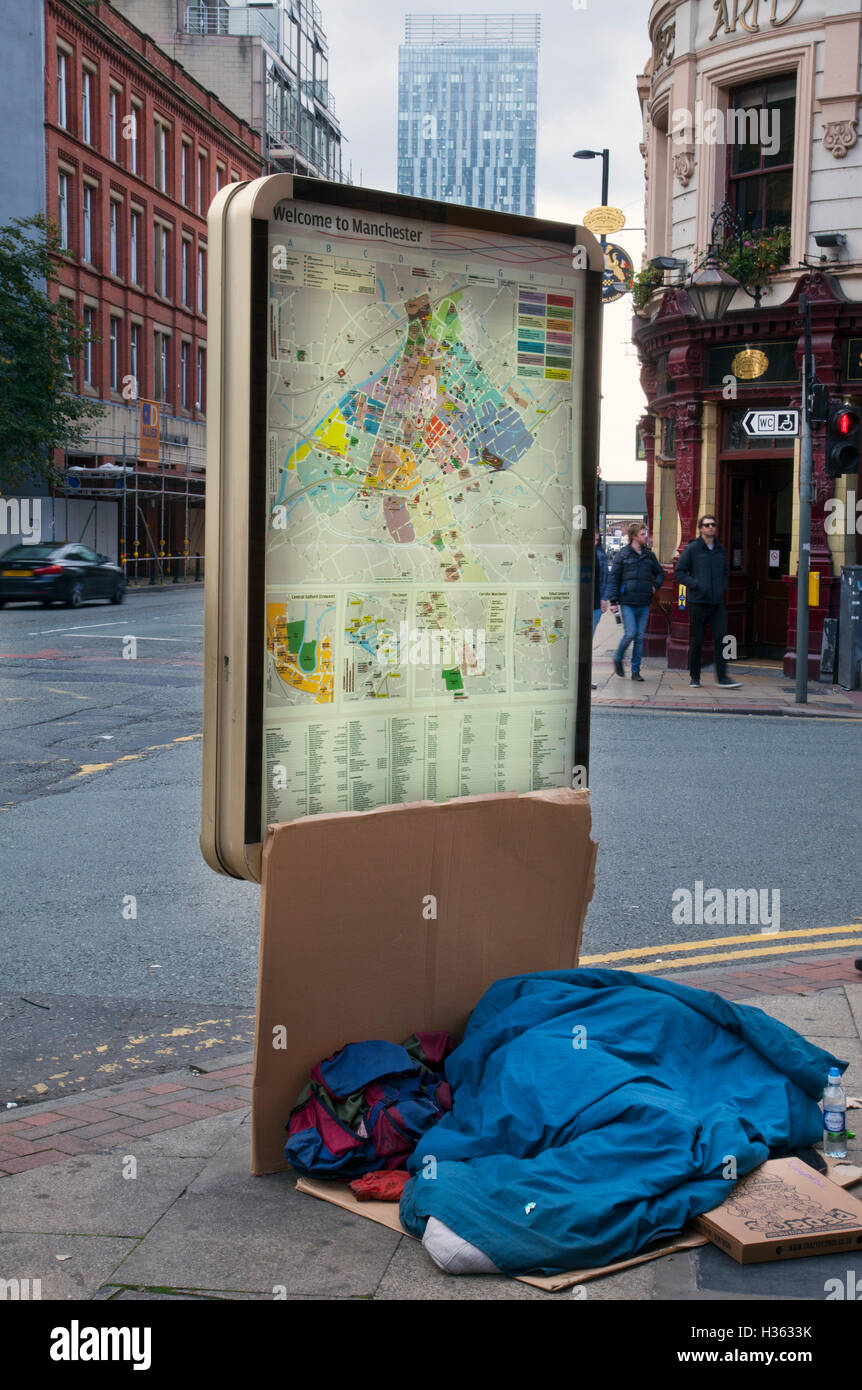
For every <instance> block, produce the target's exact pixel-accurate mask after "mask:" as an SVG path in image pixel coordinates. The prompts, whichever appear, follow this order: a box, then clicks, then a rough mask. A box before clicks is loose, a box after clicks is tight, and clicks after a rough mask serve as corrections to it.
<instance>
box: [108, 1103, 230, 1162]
mask: <svg viewBox="0 0 862 1390" xmlns="http://www.w3.org/2000/svg"><path fill="white" fill-rule="evenodd" d="M247 1118H248V1111H247V1110H229V1111H226V1112H225V1114H223V1115H213V1116H211V1117H210V1118H209V1119H207V1120H194V1121H192V1123H191V1124H188V1125H182V1126H181V1127H180V1128H179V1129H166V1130H163V1131H162V1133H161V1134H147V1135H145V1136H143V1137H141V1138H139V1139H131V1140H130V1141H129V1140H127V1141H126V1143H125V1144H121V1145H120V1148H122V1150H123V1152H124V1153H131V1154H135V1155H138V1156H143V1155H155V1154H165V1155H169V1156H170V1157H173V1158H211V1157H212V1156H213V1155H214V1154H216V1153H218V1151H219V1149H220V1148H221V1147H222V1145H223V1144H225V1143H226V1142H227V1140H228V1139H229V1138H230V1136H231V1134H232V1133H233V1131H234V1130H237V1129H239V1128H240V1126H241V1125H242V1122H243V1120H245V1119H247Z"/></svg>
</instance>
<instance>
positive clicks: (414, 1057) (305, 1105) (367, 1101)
mask: <svg viewBox="0 0 862 1390" xmlns="http://www.w3.org/2000/svg"><path fill="white" fill-rule="evenodd" d="M454 1046H455V1042H454V1039H453V1038H452V1037H451V1035H450V1034H449V1033H414V1034H413V1036H412V1037H410V1038H408V1039H407V1042H406V1043H405V1044H404V1046H403V1047H399V1046H398V1044H397V1043H390V1042H383V1041H380V1040H376V1041H372V1042H361V1043H348V1044H347V1046H346V1047H342V1048H341V1049H340V1050H339V1051H338V1052H335V1053H333V1055H332V1056H331V1057H327V1058H326V1059H325V1060H324V1061H322V1062H318V1063H317V1065H316V1066H314V1067H312V1069H311V1080H310V1082H309V1084H308V1085H307V1086H306V1087H305V1089H304V1090H303V1092H302V1094H301V1095H300V1097H299V1099H298V1101H297V1103H296V1106H295V1107H294V1109H293V1110H292V1111H291V1113H290V1118H289V1120H288V1122H287V1125H286V1129H287V1131H288V1139H287V1143H286V1144H285V1146H284V1154H285V1158H286V1159H287V1161H288V1163H289V1164H290V1166H291V1168H295V1169H296V1171H297V1172H298V1173H301V1174H302V1175H303V1176H304V1177H317V1178H320V1177H328V1178H343V1179H350V1178H356V1177H359V1176H361V1175H362V1174H363V1173H371V1172H376V1171H379V1170H380V1169H388V1168H403V1167H404V1164H405V1163H406V1161H407V1159H408V1158H409V1156H410V1154H411V1153H412V1152H413V1150H414V1148H415V1147H416V1144H417V1142H418V1140H419V1139H420V1137H421V1136H422V1135H423V1134H424V1133H425V1131H426V1130H427V1129H430V1128H431V1126H432V1125H434V1124H436V1123H437V1121H438V1120H439V1119H440V1118H441V1117H442V1116H443V1115H444V1114H445V1112H446V1111H447V1110H451V1108H452V1095H451V1092H450V1090H449V1086H448V1083H447V1082H446V1080H445V1078H444V1076H443V1062H444V1058H445V1057H447V1056H448V1055H449V1053H450V1052H451V1051H452V1049H453V1047H454Z"/></svg>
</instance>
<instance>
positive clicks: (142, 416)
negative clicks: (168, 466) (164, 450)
mask: <svg viewBox="0 0 862 1390" xmlns="http://www.w3.org/2000/svg"><path fill="white" fill-rule="evenodd" d="M160 429H161V407H160V406H159V405H157V403H156V402H155V401H141V400H139V401H138V458H139V459H141V460H142V461H145V462H147V463H158V461H159V433H160Z"/></svg>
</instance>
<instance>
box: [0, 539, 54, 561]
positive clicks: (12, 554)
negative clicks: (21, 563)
mask: <svg viewBox="0 0 862 1390" xmlns="http://www.w3.org/2000/svg"><path fill="white" fill-rule="evenodd" d="M62 548H63V547H62V546H61V545H58V544H57V543H56V542H55V543H53V544H46V545H13V546H12V549H11V550H6V551H4V552H3V554H2V555H0V560H2V562H3V563H4V564H6V562H7V561H8V560H50V559H53V558H55V557H56V555H57V552H58V551H60V550H62Z"/></svg>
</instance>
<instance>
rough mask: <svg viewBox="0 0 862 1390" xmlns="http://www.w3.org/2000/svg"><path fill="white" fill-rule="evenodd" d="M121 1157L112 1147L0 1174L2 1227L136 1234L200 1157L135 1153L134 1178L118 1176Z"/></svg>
mask: <svg viewBox="0 0 862 1390" xmlns="http://www.w3.org/2000/svg"><path fill="white" fill-rule="evenodd" d="M123 1158H124V1154H123V1152H122V1151H121V1150H119V1149H118V1150H116V1151H115V1152H114V1153H111V1154H94V1155H92V1156H91V1157H83V1156H82V1157H80V1158H68V1159H66V1160H65V1161H64V1162H62V1163H56V1164H53V1165H52V1166H51V1167H50V1168H34V1169H32V1170H31V1171H30V1172H27V1173H15V1174H13V1175H11V1176H10V1177H7V1178H4V1179H3V1226H4V1229H5V1230H7V1231H40V1232H60V1231H68V1232H69V1233H70V1234H74V1235H99V1236H108V1235H110V1236H142V1235H144V1234H145V1233H146V1232H147V1231H148V1230H149V1229H150V1227H151V1226H152V1225H153V1224H154V1222H156V1221H158V1219H159V1217H160V1216H161V1215H162V1213H163V1212H164V1211H165V1210H166V1209H167V1208H169V1207H170V1206H171V1204H172V1203H173V1202H175V1201H176V1199H177V1197H179V1195H180V1193H181V1192H182V1191H184V1189H185V1188H186V1187H187V1186H188V1184H189V1183H190V1182H192V1181H193V1179H194V1178H195V1176H196V1175H197V1173H198V1171H199V1169H200V1167H201V1164H202V1162H203V1161H204V1160H202V1159H199V1158H168V1157H164V1156H163V1155H160V1154H154V1155H152V1156H151V1157H150V1156H147V1155H144V1154H143V1153H140V1154H139V1155H137V1158H138V1166H137V1177H135V1178H124V1177H123V1167H124V1164H123ZM154 1282H155V1281H154Z"/></svg>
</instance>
